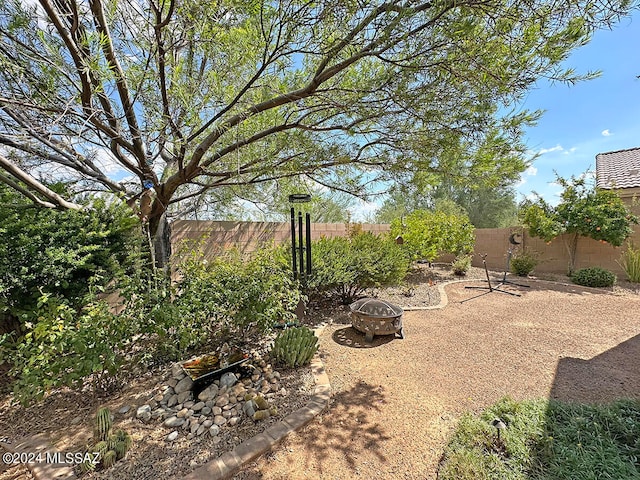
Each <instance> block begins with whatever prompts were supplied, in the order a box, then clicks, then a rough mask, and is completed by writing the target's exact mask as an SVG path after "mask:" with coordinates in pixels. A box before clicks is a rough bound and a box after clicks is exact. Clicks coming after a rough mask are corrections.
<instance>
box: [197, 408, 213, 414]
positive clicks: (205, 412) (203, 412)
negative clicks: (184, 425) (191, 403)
mask: <svg viewBox="0 0 640 480" xmlns="http://www.w3.org/2000/svg"><path fill="white" fill-rule="evenodd" d="M200 413H202V414H203V415H209V414H210V413H211V408H210V407H203V408H202V410H200Z"/></svg>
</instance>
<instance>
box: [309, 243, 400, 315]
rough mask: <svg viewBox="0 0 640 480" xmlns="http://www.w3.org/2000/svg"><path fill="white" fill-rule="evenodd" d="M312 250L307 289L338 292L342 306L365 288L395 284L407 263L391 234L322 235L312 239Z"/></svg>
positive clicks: (322, 292) (398, 281)
mask: <svg viewBox="0 0 640 480" xmlns="http://www.w3.org/2000/svg"><path fill="white" fill-rule="evenodd" d="M311 252H312V260H313V261H312V263H313V274H312V276H311V279H310V280H309V284H308V286H309V288H310V290H311V291H314V292H316V293H319V294H325V293H334V294H337V295H338V296H339V297H340V299H341V301H342V303H343V304H345V305H346V304H348V303H351V302H352V301H353V300H355V299H356V298H357V297H358V296H359V295H360V294H362V292H364V291H365V290H366V289H367V288H371V287H381V286H384V285H398V284H399V283H400V282H401V281H402V280H403V279H404V277H405V276H406V275H407V270H408V269H409V263H410V262H409V259H408V257H407V256H406V255H405V254H404V253H403V251H402V249H401V248H400V246H399V245H396V243H395V242H394V241H393V240H392V239H391V238H390V237H388V236H379V235H374V234H372V233H370V232H360V233H354V234H353V235H352V236H350V237H334V238H321V239H320V240H317V241H315V242H313V245H312V248H311Z"/></svg>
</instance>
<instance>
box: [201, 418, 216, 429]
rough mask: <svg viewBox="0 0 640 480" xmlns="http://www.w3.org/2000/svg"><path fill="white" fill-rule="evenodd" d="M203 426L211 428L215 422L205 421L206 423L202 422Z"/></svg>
mask: <svg viewBox="0 0 640 480" xmlns="http://www.w3.org/2000/svg"><path fill="white" fill-rule="evenodd" d="M202 425H203V426H204V428H209V427H210V426H211V425H213V420H205V421H204V422H202Z"/></svg>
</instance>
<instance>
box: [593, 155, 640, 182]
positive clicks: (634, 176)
mask: <svg viewBox="0 0 640 480" xmlns="http://www.w3.org/2000/svg"><path fill="white" fill-rule="evenodd" d="M596 186H597V187H598V188H634V187H640V147H636V148H629V149H626V150H618V151H615V152H606V153H599V154H598V155H596Z"/></svg>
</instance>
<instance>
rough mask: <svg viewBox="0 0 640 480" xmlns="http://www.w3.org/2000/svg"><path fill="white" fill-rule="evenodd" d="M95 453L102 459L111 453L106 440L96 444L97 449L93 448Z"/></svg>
mask: <svg viewBox="0 0 640 480" xmlns="http://www.w3.org/2000/svg"><path fill="white" fill-rule="evenodd" d="M93 451H94V452H95V453H98V454H100V458H102V457H103V456H104V454H105V453H107V452H108V451H109V444H108V443H107V442H105V441H104V440H101V441H99V442H98V443H96V445H95V447H93Z"/></svg>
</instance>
